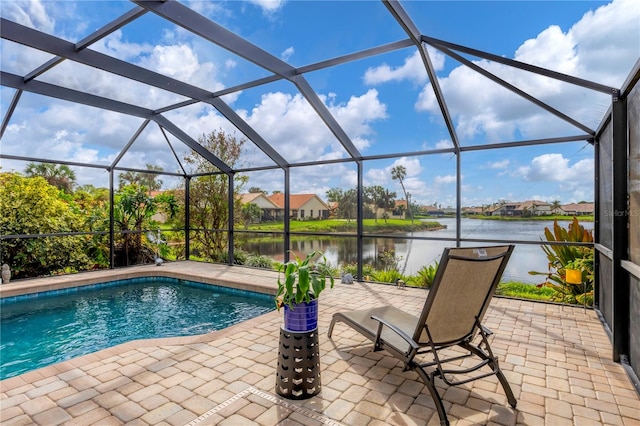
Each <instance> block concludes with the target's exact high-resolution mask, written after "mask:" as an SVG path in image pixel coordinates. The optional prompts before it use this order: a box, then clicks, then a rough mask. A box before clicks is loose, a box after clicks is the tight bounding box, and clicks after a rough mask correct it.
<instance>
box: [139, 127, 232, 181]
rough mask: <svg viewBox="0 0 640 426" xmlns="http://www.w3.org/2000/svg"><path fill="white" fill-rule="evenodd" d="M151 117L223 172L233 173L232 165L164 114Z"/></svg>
mask: <svg viewBox="0 0 640 426" xmlns="http://www.w3.org/2000/svg"><path fill="white" fill-rule="evenodd" d="M151 119H152V120H153V121H155V122H156V123H158V125H160V126H162V127H164V128H165V129H166V130H167V131H168V132H169V133H171V134H172V135H173V136H175V137H177V138H178V139H180V140H181V141H182V142H183V143H184V144H185V145H187V146H188V147H189V148H191V149H192V150H194V151H195V152H197V153H198V154H200V155H201V156H202V157H204V158H205V159H206V160H207V161H209V162H210V163H211V164H213V165H214V166H216V167H217V168H218V169H220V170H221V171H222V172H224V173H226V174H227V175H230V174H232V173H233V170H232V169H231V167H229V166H228V165H227V164H226V163H224V162H223V161H222V160H220V159H219V158H218V157H216V156H215V155H213V154H212V153H211V152H210V151H209V150H208V149H206V148H205V147H203V146H202V145H200V144H199V143H198V142H196V141H195V140H194V139H193V138H191V136H189V135H187V134H186V133H185V132H184V131H183V130H182V129H180V128H179V127H178V126H176V125H175V124H173V123H172V122H171V121H169V120H167V118H165V117H164V116H162V115H154V116H153V117H151Z"/></svg>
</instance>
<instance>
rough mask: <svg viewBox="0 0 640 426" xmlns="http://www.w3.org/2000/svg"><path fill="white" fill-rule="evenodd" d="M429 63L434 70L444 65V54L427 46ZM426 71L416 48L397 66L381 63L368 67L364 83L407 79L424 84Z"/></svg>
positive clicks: (371, 83) (372, 83) (370, 83)
mask: <svg viewBox="0 0 640 426" xmlns="http://www.w3.org/2000/svg"><path fill="white" fill-rule="evenodd" d="M427 51H428V52H429V57H430V58H431V63H432V64H433V67H434V68H435V70H436V71H439V70H442V68H443V67H444V55H443V54H442V53H440V52H438V51H436V50H433V49H431V47H429V48H427ZM427 78H428V76H427V71H426V70H425V68H424V64H423V62H422V57H421V56H420V52H419V51H418V50H416V51H415V52H414V53H413V54H412V55H411V56H408V57H406V58H405V60H404V64H402V65H401V66H399V67H391V66H389V65H387V64H383V65H380V66H377V67H374V68H369V69H367V71H365V73H364V83H365V84H367V85H376V84H382V83H387V82H389V81H404V80H409V81H412V82H414V83H416V84H424V83H425V82H426V81H427Z"/></svg>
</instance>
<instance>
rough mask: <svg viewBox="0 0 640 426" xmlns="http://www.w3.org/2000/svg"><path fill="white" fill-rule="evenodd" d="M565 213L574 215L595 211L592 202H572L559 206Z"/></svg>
mask: <svg viewBox="0 0 640 426" xmlns="http://www.w3.org/2000/svg"><path fill="white" fill-rule="evenodd" d="M560 208H561V209H562V210H563V211H564V213H565V214H570V215H574V216H584V215H592V214H594V212H595V204H594V203H573V204H564V205H562V206H560Z"/></svg>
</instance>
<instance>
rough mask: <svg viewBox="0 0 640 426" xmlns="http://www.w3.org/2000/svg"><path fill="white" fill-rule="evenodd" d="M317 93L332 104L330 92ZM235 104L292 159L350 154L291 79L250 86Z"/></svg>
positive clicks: (285, 157)
mask: <svg viewBox="0 0 640 426" xmlns="http://www.w3.org/2000/svg"><path fill="white" fill-rule="evenodd" d="M287 86H288V87H287ZM317 96H319V97H320V100H321V102H322V103H323V104H324V105H325V106H328V105H329V100H328V94H326V93H317ZM245 98H246V101H245ZM234 107H235V108H236V111H237V113H238V114H239V115H240V116H241V117H242V118H243V119H244V121H245V122H247V123H248V124H249V125H250V126H251V127H252V128H253V129H255V130H256V131H257V132H258V133H259V134H260V135H261V136H262V137H263V138H264V140H265V141H266V142H267V143H268V144H269V145H271V146H272V147H273V148H274V149H275V150H276V151H277V152H279V153H280V154H281V155H282V157H284V159H285V160H287V161H288V162H290V163H297V162H306V161H320V160H323V159H335V158H347V157H348V153H347V152H346V150H345V148H344V147H343V146H342V145H341V144H340V142H339V141H338V140H337V139H336V137H335V136H334V135H333V134H332V132H331V130H330V129H329V127H327V125H326V124H325V123H324V122H323V121H322V120H321V119H320V117H319V116H318V115H317V113H316V112H315V111H314V109H313V107H312V106H311V105H310V104H309V102H308V101H307V99H306V98H305V96H303V94H302V93H300V91H298V90H297V89H296V87H294V86H293V85H291V84H289V83H286V82H278V83H271V84H266V85H262V86H260V87H255V88H251V89H247V90H245V91H243V92H242V95H241V96H239V97H238V100H237V101H236V103H235V104H234ZM329 109H331V108H329Z"/></svg>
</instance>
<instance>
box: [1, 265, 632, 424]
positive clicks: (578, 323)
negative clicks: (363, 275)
mask: <svg viewBox="0 0 640 426" xmlns="http://www.w3.org/2000/svg"><path fill="white" fill-rule="evenodd" d="M157 273H162V274H164V275H172V276H182V277H186V278H189V279H194V278H198V277H199V279H200V280H201V281H205V282H211V283H222V282H227V283H232V285H234V286H239V287H242V288H263V289H269V290H270V291H275V274H274V273H271V272H265V271H259V270H251V269H246V268H240V267H233V268H229V267H225V266H221V265H208V264H200V263H196V262H176V263H168V264H165V265H163V266H162V267H160V268H156V267H155V266H145V267H136V268H129V269H127V270H124V271H123V270H116V271H101V272H97V273H86V274H79V275H76V276H72V277H55V278H47V279H38V280H30V281H25V282H23V283H16V284H8V285H3V286H2V289H1V290H0V291H1V292H2V295H3V296H7V295H10V294H16V292H20V291H23V290H20V288H25V287H27V288H31V289H33V288H38V287H41V286H44V287H46V288H59V287H61V286H66V285H69V284H68V283H69V282H73V281H75V280H83V281H87V280H89V281H94V282H95V281H100V280H103V279H104V277H105V276H106V277H112V278H111V279H122V278H123V277H125V276H136V275H140V274H142V275H149V274H157ZM233 283H235V284H233ZM425 296H426V292H425V291H424V290H420V289H406V290H402V289H397V288H396V287H393V286H384V285H376V284H365V283H354V284H351V285H347V284H340V283H338V282H337V283H336V287H335V288H334V289H333V290H328V291H326V292H325V293H323V295H322V297H321V299H320V320H319V333H320V354H321V381H322V391H321V392H320V394H319V395H317V396H314V397H312V398H310V399H306V400H299V401H294V400H288V399H285V398H282V397H281V396H279V395H278V394H276V392H275V381H276V374H275V371H276V364H277V357H278V338H279V330H280V326H281V323H282V313H279V312H271V313H268V314H265V315H262V316H260V317H258V318H255V319H253V320H250V321H245V322H243V323H241V324H238V325H235V326H232V327H230V328H227V329H225V330H222V331H219V332H214V333H210V334H207V335H202V336H193V337H182V338H171V339H153V340H143V341H135V342H130V343H126V344H123V345H119V346H116V347H113V348H110V349H106V350H102V351H99V352H95V353H93V354H90V355H86V356H83V357H79V358H75V359H72V360H69V361H66V362H62V363H59V364H56V365H53V366H50V367H45V368H42V369H39V370H35V371H32V372H28V373H25V374H22V375H20V376H16V377H12V378H9V379H6V380H3V381H1V382H0V391H1V393H0V410H1V411H0V420H1V422H2V424H3V425H31V424H38V425H57V424H66V425H118V424H131V425H181V426H182V425H190V426H196V425H198V426H200V425H242V426H244V425H276V424H282V425H298V424H301V425H322V424H328V425H339V424H344V425H358V426H360V425H372V426H373V425H389V424H391V425H412V424H434V425H437V424H439V419H438V415H437V413H436V412H435V409H434V405H433V401H432V399H431V397H430V396H429V394H428V391H427V390H426V389H425V387H424V385H422V382H420V381H419V379H418V376H417V374H415V373H413V372H403V371H402V366H401V364H400V363H399V362H398V361H396V359H395V358H393V357H391V356H390V355H388V354H386V353H385V352H372V351H371V349H372V346H371V344H370V343H369V342H368V341H367V340H366V339H365V338H363V337H362V336H360V335H359V334H358V333H356V332H354V331H353V330H352V329H350V328H348V327H347V326H345V325H344V324H342V323H338V324H337V325H336V327H335V329H334V334H333V337H332V339H329V338H328V337H327V328H328V326H329V322H330V320H331V315H332V314H333V313H334V312H337V311H339V310H346V309H357V308H363V307H368V306H373V305H383V304H393V305H396V306H400V307H403V308H404V309H406V310H407V311H410V312H414V313H417V312H418V311H419V310H420V308H421V305H422V301H423V300H424V298H425ZM485 324H486V325H487V326H488V327H489V328H490V329H492V330H493V331H494V333H495V335H494V337H493V341H492V347H493V349H494V351H495V352H496V354H497V355H498V357H499V359H500V364H501V366H502V368H503V370H504V371H505V373H506V375H507V378H508V380H509V382H510V383H511V386H512V388H513V391H514V393H515V396H516V398H517V400H518V406H517V407H516V408H515V409H512V408H511V407H510V406H509V405H508V404H507V401H506V397H505V396H504V393H503V391H502V388H501V387H500V386H499V384H498V381H497V380H496V379H495V377H491V378H487V379H482V380H477V381H474V382H471V383H468V384H466V385H462V386H458V387H452V388H447V387H445V386H444V385H443V387H442V391H441V393H442V395H443V399H444V401H445V408H446V410H447V412H448V415H449V420H450V421H451V423H452V424H457V425H471V424H481V425H482V424H487V425H497V424H499V425H516V424H522V425H563V424H567V425H602V424H605V425H640V399H639V398H638V395H637V394H636V392H635V390H634V389H633V386H632V384H631V382H630V381H629V379H628V377H627V375H626V373H625V371H624V369H623V368H622V366H621V365H619V364H616V363H614V362H612V361H611V360H610V359H611V345H610V342H609V339H608V337H607V335H606V333H605V331H604V329H603V327H602V325H601V323H600V322H599V320H598V318H597V316H596V314H595V313H594V312H593V311H592V310H587V311H586V312H585V311H584V310H583V309H582V308H575V307H568V306H560V305H554V304H545V303H535V302H528V301H519V300H511V299H498V298H495V299H494V300H493V301H492V303H491V306H490V309H489V311H488V313H487V316H486V318H485Z"/></svg>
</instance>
